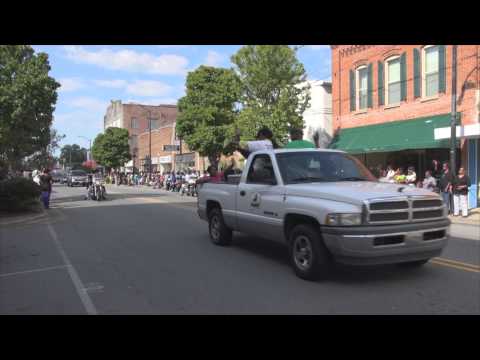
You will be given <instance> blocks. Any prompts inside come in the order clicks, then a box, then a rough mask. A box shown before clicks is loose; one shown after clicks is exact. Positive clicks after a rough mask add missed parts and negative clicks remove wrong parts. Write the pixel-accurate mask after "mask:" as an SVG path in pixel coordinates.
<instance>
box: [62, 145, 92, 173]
mask: <svg viewBox="0 0 480 360" xmlns="http://www.w3.org/2000/svg"><path fill="white" fill-rule="evenodd" d="M59 159H60V164H62V165H64V166H69V167H70V166H71V167H72V168H73V167H75V166H76V167H78V166H80V165H81V164H82V163H83V162H84V161H85V160H87V149H85V148H83V147H80V146H79V145H77V144H73V145H65V146H63V147H62V149H61V151H60V158H59Z"/></svg>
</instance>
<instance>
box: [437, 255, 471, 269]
mask: <svg viewBox="0 0 480 360" xmlns="http://www.w3.org/2000/svg"><path fill="white" fill-rule="evenodd" d="M435 260H438V261H443V262H446V263H450V264H454V265H458V266H465V267H469V268H473V269H475V270H480V266H479V265H474V264H469V263H465V262H461V261H457V260H451V259H447V258H440V257H438V258H435Z"/></svg>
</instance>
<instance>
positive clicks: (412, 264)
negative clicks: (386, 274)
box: [397, 259, 430, 268]
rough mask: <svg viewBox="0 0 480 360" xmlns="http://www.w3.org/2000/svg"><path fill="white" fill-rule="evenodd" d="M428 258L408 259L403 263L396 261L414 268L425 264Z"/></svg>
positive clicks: (402, 265)
mask: <svg viewBox="0 0 480 360" xmlns="http://www.w3.org/2000/svg"><path fill="white" fill-rule="evenodd" d="M429 260H430V259H424V260H416V261H409V262H404V263H398V264H397V265H398V266H400V267H404V268H416V267H420V266H423V265H425V264H426V263H428V261H429Z"/></svg>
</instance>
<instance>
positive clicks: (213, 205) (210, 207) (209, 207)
mask: <svg viewBox="0 0 480 360" xmlns="http://www.w3.org/2000/svg"><path fill="white" fill-rule="evenodd" d="M215 208H219V209H220V210H221V209H222V207H221V205H220V203H219V202H218V201H215V200H207V216H209V215H210V212H211V211H212V210H213V209H215Z"/></svg>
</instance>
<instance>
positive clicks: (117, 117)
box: [104, 100, 203, 172]
mask: <svg viewBox="0 0 480 360" xmlns="http://www.w3.org/2000/svg"><path fill="white" fill-rule="evenodd" d="M148 119H151V124H152V125H151V126H152V132H151V143H152V171H171V170H175V169H176V168H185V167H187V166H190V167H196V168H197V169H201V168H202V169H203V159H202V158H200V156H199V155H198V153H193V152H191V151H189V150H188V147H187V146H186V145H185V144H183V145H182V154H180V153H179V152H177V151H165V150H164V146H165V145H177V146H179V144H180V140H179V139H178V138H176V136H175V122H176V119H177V106H176V105H157V106H155V105H142V104H133V103H128V104H123V103H122V101H121V100H112V101H111V103H110V105H109V106H108V108H107V111H106V114H105V116H104V130H105V129H107V128H108V127H119V128H124V129H127V130H128V132H129V135H130V138H129V141H130V152H131V155H132V160H131V161H129V162H128V163H127V164H125V170H126V171H129V172H130V171H132V170H133V168H136V169H138V170H140V171H147V170H148V156H149V141H150V138H149V122H148ZM192 159H193V161H192Z"/></svg>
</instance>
